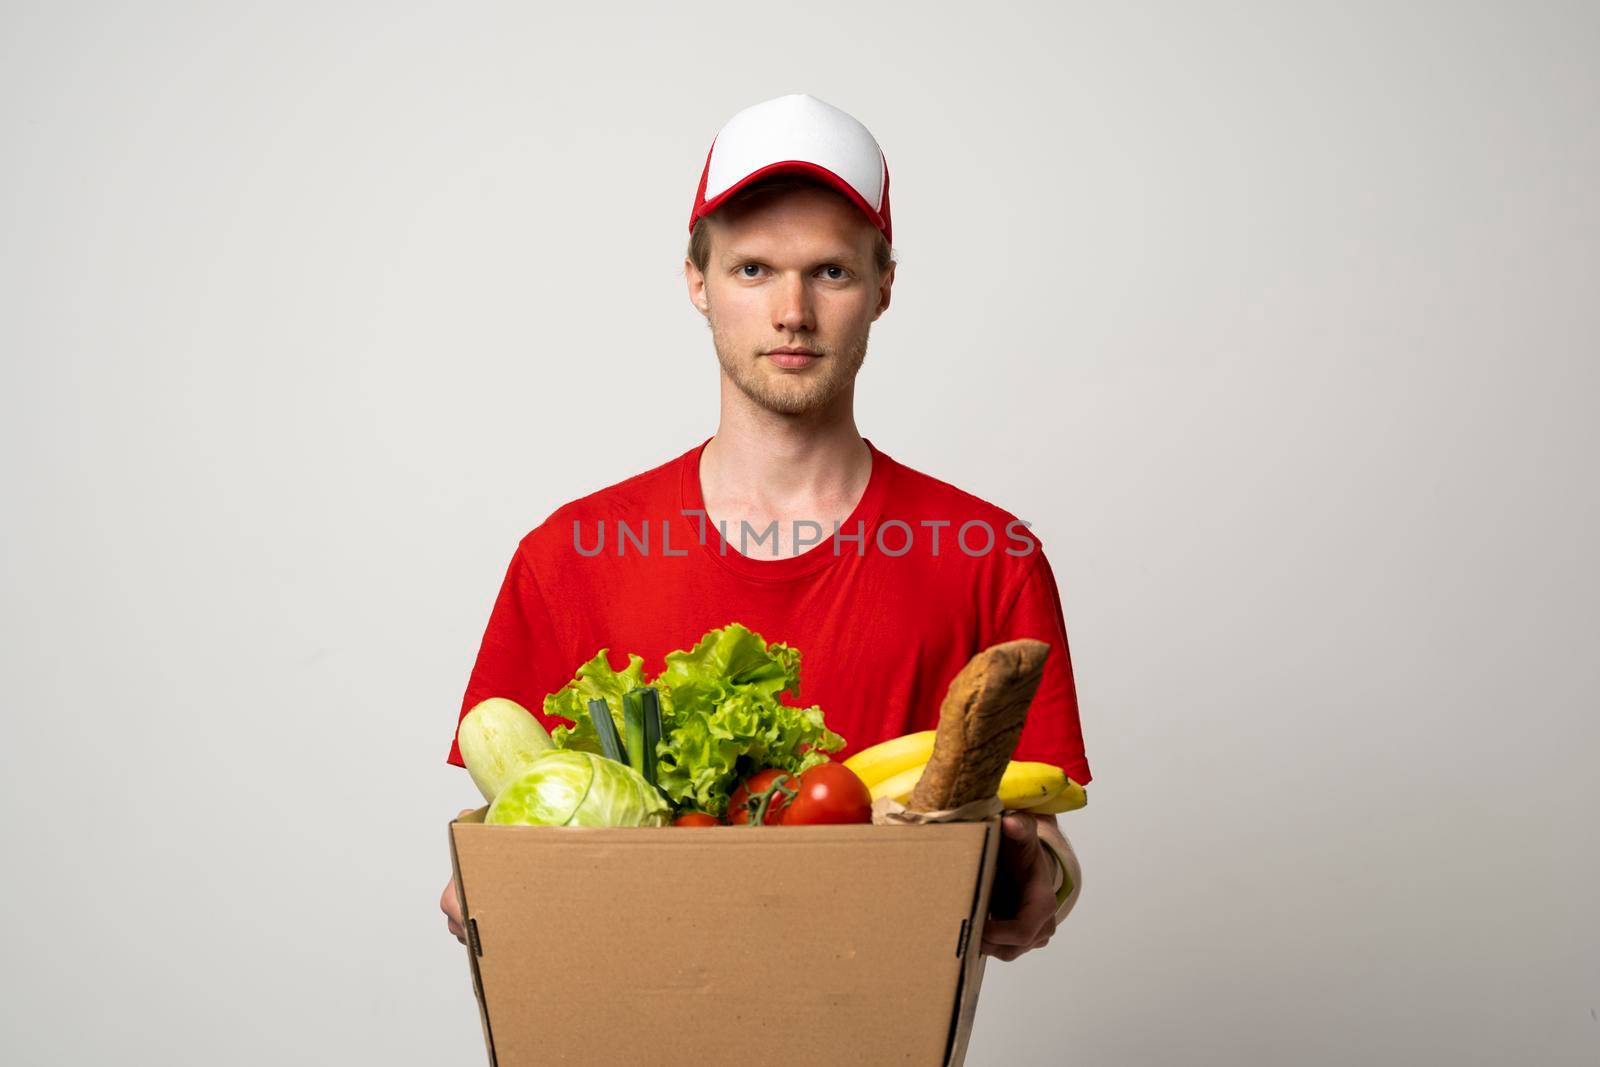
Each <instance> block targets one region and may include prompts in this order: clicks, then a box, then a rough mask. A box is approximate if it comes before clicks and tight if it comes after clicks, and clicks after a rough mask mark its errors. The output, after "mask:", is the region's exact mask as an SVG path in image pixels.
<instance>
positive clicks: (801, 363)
mask: <svg viewBox="0 0 1600 1067" xmlns="http://www.w3.org/2000/svg"><path fill="white" fill-rule="evenodd" d="M767 358H768V359H770V360H772V362H773V363H775V364H776V365H778V366H780V367H783V368H786V369H789V370H793V369H796V368H799V367H808V366H810V365H811V364H812V363H814V362H815V361H817V360H818V359H821V358H822V356H821V354H820V353H817V352H813V351H811V350H810V349H809V348H794V347H789V348H774V349H772V350H771V351H769V352H768V353H767Z"/></svg>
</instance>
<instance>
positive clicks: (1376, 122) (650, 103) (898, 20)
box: [0, 3, 1600, 1067]
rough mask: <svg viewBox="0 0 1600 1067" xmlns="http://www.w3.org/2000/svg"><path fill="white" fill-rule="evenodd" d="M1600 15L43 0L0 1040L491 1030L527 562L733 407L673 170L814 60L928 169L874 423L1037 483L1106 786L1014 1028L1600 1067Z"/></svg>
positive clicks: (34, 60) (1324, 1056) (1112, 1053)
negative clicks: (497, 699)
mask: <svg viewBox="0 0 1600 1067" xmlns="http://www.w3.org/2000/svg"><path fill="white" fill-rule="evenodd" d="M1597 55H1600V16H1597V12H1596V8H1595V7H1594V6H1593V5H1587V4H1572V5H1565V6H1563V5H1556V4H1509V3H1507V4H1500V5H1487V4H1460V3H1436V4H1407V5H1394V4H1359V5H1351V4H1337V5H1336V4H1328V5H1306V4H1298V5H1286V4H1270V3H1261V4H1253V5H1238V4H1205V5H1201V4H1171V5H1167V6H1160V7H1155V6H1137V7H1135V6H1131V5H1119V4H1097V5H1082V6H1077V5H1074V6H1063V5H1059V4H1051V5H1045V4H1030V5H1026V6H1022V5H1007V4H999V3H987V4H983V5H979V6H976V7H972V8H966V9H957V8H954V7H952V8H948V9H946V8H937V7H934V6H931V5H922V4H918V5H912V4H903V5H898V4H874V5H861V6H858V7H851V8H840V7H837V6H828V5H821V6H816V5H812V6H791V5H772V4H768V5H753V4H732V5H720V4H704V3H701V4H694V5H646V4H639V5H618V4H607V5H603V6H599V7H590V8H585V9H583V10H582V11H581V12H580V11H579V10H578V9H577V8H576V6H564V7H563V8H561V9H557V8H556V6H555V5H535V4H507V5H496V4H482V3H479V4H435V5H431V6H424V5H416V4H406V5H396V4H368V5H351V4H344V5H326V4H321V5H308V4H302V5H285V4H274V5H267V4H260V5H241V4H232V5H220V4H195V5H191V6H172V5H166V6H157V5H149V4H139V5H132V4H126V5H86V4H42V3H41V4H30V5H15V4H7V5H6V6H5V8H4V14H3V16H0V134H3V149H0V150H3V152H4V167H3V171H0V191H3V201H0V203H3V210H4V221H3V236H0V285H3V289H0V300H3V314H0V353H3V375H4V377H3V380H0V397H3V401H0V402H3V405H4V407H3V412H0V414H3V420H0V434H3V435H4V439H3V445H4V448H3V456H4V459H3V463H4V477H5V481H4V488H5V496H4V499H5V501H6V517H5V520H4V524H3V530H4V538H5V551H4V570H3V582H4V585H3V588H0V604H3V607H0V611H3V616H0V618H3V625H4V641H3V642H0V669H3V678H0V681H3V684H4V690H3V691H4V694H5V705H6V726H7V729H6V739H5V741H4V743H3V745H0V761H3V772H4V777H3V784H0V796H3V799H4V802H5V819H4V829H3V831H0V832H3V834H4V841H3V848H4V852H3V855H4V857H5V862H6V874H5V876H4V880H3V890H0V893H3V897H0V903H3V905H4V916H5V919H6V927H7V929H6V933H5V935H4V949H3V951H0V982H3V985H4V989H3V992H4V995H3V996H0V1059H4V1060H5V1061H7V1062H10V1063H82V1064H88V1063H111V1062H134V1061H139V1062H151V1063H157V1062H159V1063H171V1064H178V1063H183V1064H214V1063H222V1062H228V1063H237V1064H241V1065H243V1064H250V1065H254V1064H263V1065H264V1064H287V1063H317V1064H324V1063H325V1064H333V1063H355V1062H369V1063H378V1062H382V1063H388V1064H444V1063H451V1064H455V1063H478V1062H482V1056H483V1050H482V1042H481V1034H480V1030H479V1025H478V1020H477V1015H476V1011H475V1009H474V1006H473V1002H472V995H471V989H470V981H469V977H468V971H467V965H466V961H465V960H464V959H463V951H462V949H461V948H460V946H459V945H457V944H456V942H455V940H454V939H452V938H451V937H450V936H449V935H448V934H447V933H446V932H445V929H444V922H443V919H442V917H441V916H440V914H439V912H438V909H437V903H436V902H437V898H438V894H439V890H440V888H441V887H442V886H443V884H444V882H445V879H446V877H447V874H448V856H447V850H446V844H445V823H446V820H447V819H448V818H450V817H451V816H452V815H453V814H454V813H455V811H456V810H457V809H458V808H460V807H463V806H469V805H472V804H475V803H477V800H476V794H475V792H474V790H473V788H472V786H471V783H470V782H469V780H468V779H467V777H466V775H465V774H464V773H463V772H461V771H459V770H457V769H455V768H451V767H446V766H445V764H444V756H445V752H446V750H447V747H448V744H449V741H450V737H451V731H452V729H453V727H454V720H455V716H456V713H457V711H458V708H459V701H460V699H461V694H462V690H463V688H464V686H465V683H466V677H467V672H468V670H469V668H470V666H471V663H472V658H473V656H474V654H475V652H476V649H477V642H478V639H479V637H480V635H481V633H482V629H483V625H484V622H485V620H486V618H487V615H488V610H489V606H490V604H491V602H492V599H493V596H494V593H495V591H496V589H497V587H498V583H499V580H500V577H501V575H502V574H503V571H504V568H505V565H506V562H507V560H508V559H509V558H510V554H511V551H512V549H513V548H514V546H515V544H516V541H517V539H518V538H519V537H520V536H521V535H522V534H523V533H524V532H526V531H527V530H528V529H529V528H531V527H532V526H533V525H535V524H536V523H538V522H539V521H540V520H542V519H543V518H544V516H545V515H546V514H548V513H549V511H551V510H552V509H553V508H555V507H556V506H557V505H559V504H560V503H562V502H564V501H567V500H569V499H571V498H573V497H575V496H578V495H580V494H582V493H585V492H588V491H590V490H592V489H595V488H598V487H600V486H602V485H606V484H609V483H611V482H614V481H617V480H620V479H621V478H624V477H627V476H628V475H630V474H633V473H635V472H637V471H639V470H643V469H644V468H646V467H648V466H653V465H655V464H656V463H659V462H662V461H664V460H665V459H667V458H670V457H672V456H675V455H678V454H679V453H681V452H683V451H684V450H686V449H687V448H689V447H690V446H692V445H694V444H696V443H698V442H699V441H701V440H703V439H704V438H705V437H707V436H709V435H710V434H711V433H712V432H713V431H714V430H715V416H716V383H717V365H716V361H715V359H714V356H713V352H712V349H711V344H710V336H709V333H708V332H707V331H706V328H705V325H704V323H703V321H702V320H701V319H700V317H699V316H698V315H697V314H695V312H694V311H693V310H692V309H691V307H690V305H689V303H688V300H687V297H686V295H685V290H684V286H683V282H682V280H681V264H682V256H683V245H684V241H685V238H686V236H687V228H686V227H687V214H688V209H689V206H690V202H691V200H692V197H693V193H694V188H695V184H696V181H697V180H698V178H699V173H700V167H701V165H702V163H703V162H704V158H705V152H706V149H707V147H708V146H709V144H710V139H711V137H712V135H713V134H714V133H715V131H716V129H717V128H718V127H719V126H720V125H721V124H722V123H723V122H724V121H725V120H726V119H727V118H728V117H730V116H731V115H732V114H733V113H734V112H736V111H738V110H739V109H741V108H743V107H745V106H748V105H749V104H752V103H755V102H757V101H760V100H765V99H768V98H770V97H773V96H777V95H780V94H783V93H788V92H809V93H812V94H813V95H816V96H818V97H820V98H822V99H823V100H826V101H828V102H829V103H832V104H835V105H837V106H839V107H842V108H844V109H845V110H847V111H849V112H851V113H852V114H854V115H855V116H856V117H858V118H859V119H861V120H862V121H863V122H864V123H865V124H866V125H867V126H868V127H869V128H870V129H871V130H872V131H873V133H874V134H875V135H876V136H877V138H878V140H879V142H880V143H881V144H882V145H883V148H884V151H885V153H886V155H887V158H888V160H889V165H890V169H891V174H892V185H891V190H892V196H893V210H894V221H895V231H896V238H897V242H896V249H897V252H898V255H899V259H900V267H899V271H898V279H897V285H896V287H895V292H894V304H893V306H892V307H891V309H890V310H889V312H887V313H886V314H885V315H884V317H883V318H882V319H881V320H880V321H879V323H878V324H877V326H876V328H875V329H874V332H873V339H872V347H871V351H870V353H869V355H868V359H867V363H866V366H865V368H864V369H863V371H862V376H861V379H860V383H859V390H858V419H859V423H860V425H861V428H862V430H863V432H864V433H865V434H866V435H867V436H869V437H870V438H872V440H873V441H874V443H875V444H877V445H879V446H880V447H882V448H883V449H884V450H885V451H887V452H888V453H889V454H890V455H893V456H895V457H896V458H898V459H900V460H902V461H903V462H906V463H909V464H911V465H912V466H914V467H917V468H919V469H921V470H925V471H927V472H929V473H932V474H935V475H937V476H939V477H942V478H945V479H947V480H949V481H952V482H954V483H955V484H957V485H960V486H962V487H963V488H966V489H968V490H970V491H972V492H975V493H977V494H978V495H980V496H983V497H985V498H986V499H989V500H991V501H993V502H995V503H998V504H1000V505H1001V506H1003V507H1006V508H1008V509H1010V510H1012V511H1014V512H1015V513H1017V514H1019V515H1021V516H1023V517H1025V518H1027V519H1029V520H1030V521H1031V522H1033V523H1034V529H1035V531H1036V532H1037V533H1039V534H1040V536H1041V537H1042V539H1043V541H1044V543H1045V546H1046V548H1047V550H1048V551H1049V552H1050V555H1051V560H1052V563H1053V565H1054V567H1055V570H1056V574H1057V576H1058V578H1059V579H1060V581H1061V586H1062V593H1063V598H1064V602H1065V608H1066V615H1067V622H1068V629H1069V633H1070V637H1071V641H1072V649H1073V653H1074V660H1075V664H1076V669H1077V676H1078V686H1079V695H1080V700H1081V704H1082V714H1083V724H1084V732H1085V735H1086V739H1087V745H1088V753H1089V758H1090V760H1091V763H1092V765H1093V769H1094V772H1095V782H1094V784H1093V785H1092V786H1091V787H1090V793H1091V796H1092V800H1091V804H1090V806H1089V807H1088V808H1087V809H1085V810H1084V811H1082V812H1077V813H1073V814H1071V815H1069V816H1065V817H1064V818H1063V825H1064V827H1065V829H1066V830H1067V832H1068V834H1069V835H1070V836H1071V838H1072V840H1073V842H1074V844H1075V845H1076V846H1077V848H1078V849H1079V851H1080V854H1081V857H1082V860H1083V864H1084V872H1085V890H1084V897H1083V900H1082V903H1081V905H1080V906H1079V908H1078V909H1077V910H1076V911H1075V912H1074V914H1073V915H1072V916H1071V917H1070V920H1069V923H1068V924H1067V925H1066V926H1065V927H1064V928H1063V930H1062V932H1061V933H1060V934H1059V935H1058V936H1057V937H1056V939H1055V940H1054V941H1053V942H1052V943H1051V945H1050V946H1049V948H1048V949H1046V950H1044V951H1042V952H1039V953H1035V954H1032V955H1030V956H1028V957H1025V958H1024V959H1022V960H1020V961H1018V962H1015V963H1012V964H992V965H991V966H990V967H989V970H988V975H987V978H986V984H985V988H984V998H983V1002H982V1007H981V1009H980V1012H979V1016H978V1025H977V1030H976V1033H975V1035H974V1038H973V1051H972V1055H971V1059H970V1062H971V1063H973V1064H974V1065H977V1067H985V1065H990V1064H1008V1065H1020V1064H1060V1063H1074V1064H1109V1065H1121V1064H1128V1065H1136V1067H1145V1065H1157V1064H1183V1065H1185V1067H1200V1065H1209V1064H1216V1065H1230V1067H1234V1065H1240V1064H1263V1065H1266V1064H1272V1065H1276V1064H1290V1063H1292V1064H1299V1065H1321V1064H1329V1065H1332V1064H1341V1065H1342V1064H1347V1063H1382V1064H1450V1065H1451V1067H1463V1065H1469V1064H1507V1063H1530V1064H1532V1063H1537V1064H1547V1065H1555V1064H1592V1063H1594V1062H1596V1059H1597V1057H1600V1021H1597V1015H1596V1012H1597V1009H1600V920H1597V917H1596V909H1595V907H1594V903H1593V902H1594V898H1595V884H1596V882H1597V880H1600V858H1597V847H1596V838H1597V833H1596V829H1595V816H1594V812H1595V809H1596V807H1597V806H1600V796H1597V789H1596V786H1595V771H1594V762H1595V757H1596V754H1597V751H1600V726H1597V718H1596V700H1595V693H1596V691H1597V687H1600V669H1597V662H1600V658H1597V656H1596V651H1595V643H1596V636H1597V634H1596V626H1595V619H1594V605H1595V602H1596V596H1597V594H1600V588H1597V584H1600V583H1597V579H1596V568H1595V565H1594V560H1593V553H1594V551H1595V545H1596V542H1597V540H1600V538H1597V533H1600V531H1597V521H1596V519H1597V506H1596V491H1595V481H1596V478H1595V470H1594V459H1595V454H1596V450H1597V445H1600V440H1597V437H1600V435H1597V432H1596V430H1595V425H1594V415H1595V408H1596V390H1597V388H1600V374H1597V371H1596V356H1597V347H1600V346H1597V334H1600V329H1597V327H1600V311H1597V300H1596V297H1597V271H1600V252H1597V247H1600V209H1597V198H1596V192H1595V190H1596V188H1597V185H1600V134H1597V125H1596V115H1597V113H1600V111H1597V108H1600V78H1597V73H1596V72H1597V69H1600V64H1597V62H1596V56H1597ZM639 595H641V596H646V597H647V596H649V590H640V591H639ZM561 907H562V905H561V902H560V901H553V902H550V904H549V911H548V914H549V921H550V924H551V929H552V936H582V931H574V930H568V929H564V928H563V927H562V925H561V920H560V912H561ZM765 949H766V950H768V951H775V952H781V946H765Z"/></svg>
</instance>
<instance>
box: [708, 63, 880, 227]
mask: <svg viewBox="0 0 1600 1067" xmlns="http://www.w3.org/2000/svg"><path fill="white" fill-rule="evenodd" d="M787 173H800V174H806V175H809V176H811V177H813V178H816V179H818V180H819V181H823V182H826V183H827V184H828V185H831V186H832V187H833V188H835V189H837V190H839V192H841V193H843V194H844V195H845V196H846V197H847V198H849V200H850V201H851V202H852V203H853V204H855V205H856V206H857V207H859V208H860V209H861V210H862V212H864V213H865V214H866V216H867V218H868V219H870V220H871V221H872V224H873V225H874V226H876V227H877V228H878V229H880V230H882V231H883V236H884V238H885V239H886V240H890V241H892V240H893V233H892V231H891V230H890V228H889V164H888V162H887V161H886V160H885V159H884V158H883V150H882V149H881V148H879V147H878V142H877V141H876V140H874V139H873V136H872V134H871V133H869V132H868V131H867V128H866V127H865V126H863V125H861V123H859V122H857V121H856V120H855V119H854V118H853V117H851V116H850V115H848V114H846V113H845V112H843V111H840V110H839V109H838V108H836V107H834V106H833V105H832V104H826V103H823V102H822V101H821V100H818V99H817V98H816V97H814V96H811V95H810V94H808V93H792V94H790V95H789V96H780V97H778V98H777V99H775V100H768V101H765V102H764V103H760V104H756V105H754V106H752V107H747V108H745V109H744V110H743V111H741V112H739V113H738V114H737V115H735V116H733V118H731V119H729V120H728V121H727V124H726V125H724V126H723V127H722V129H721V130H720V131H718V133H717V135H716V137H714V138H713V139H712V141H711V150H710V151H709V152H707V153H706V165H705V169H704V170H703V171H701V172H700V188H699V189H698V190H696V191H695V194H694V209H693V210H692V211H690V212H689V229H690V230H691V231H692V230H693V229H694V224H695V221H696V220H697V219H699V218H700V217H701V216H702V215H709V214H710V213H711V212H713V211H715V210H717V208H719V207H721V206H722V204H723V202H724V201H726V200H727V199H728V198H729V197H730V196H732V195H733V194H734V193H736V192H738V191H739V190H740V189H743V188H744V187H745V186H747V185H749V184H750V183H751V182H754V181H757V180H758V179H761V178H770V177H772V176H773V175H775V174H787Z"/></svg>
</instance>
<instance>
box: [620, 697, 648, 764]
mask: <svg viewBox="0 0 1600 1067" xmlns="http://www.w3.org/2000/svg"><path fill="white" fill-rule="evenodd" d="M622 737H623V743H624V744H625V745H626V747H627V749H628V759H627V763H628V766H630V767H632V768H633V769H634V770H636V771H638V772H639V773H640V774H643V773H644V764H645V759H644V690H643V689H630V690H628V692H626V693H623V694H622Z"/></svg>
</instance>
